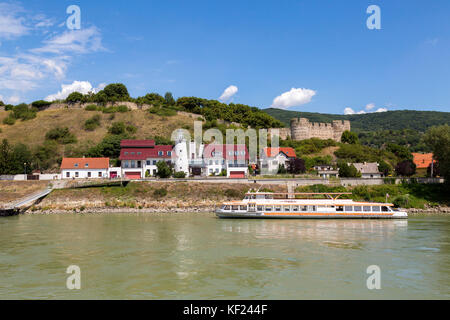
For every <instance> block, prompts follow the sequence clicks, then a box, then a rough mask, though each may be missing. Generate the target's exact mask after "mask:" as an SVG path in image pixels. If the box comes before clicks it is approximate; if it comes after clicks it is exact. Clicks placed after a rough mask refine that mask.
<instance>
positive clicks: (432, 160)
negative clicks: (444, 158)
mask: <svg viewBox="0 0 450 320" xmlns="http://www.w3.org/2000/svg"><path fill="white" fill-rule="evenodd" d="M433 162H434V159H433V156H431V179H433Z"/></svg>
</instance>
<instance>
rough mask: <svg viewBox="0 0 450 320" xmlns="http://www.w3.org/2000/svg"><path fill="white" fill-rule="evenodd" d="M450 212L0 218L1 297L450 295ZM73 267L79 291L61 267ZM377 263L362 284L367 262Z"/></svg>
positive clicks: (277, 297)
mask: <svg viewBox="0 0 450 320" xmlns="http://www.w3.org/2000/svg"><path fill="white" fill-rule="evenodd" d="M449 231H450V217H449V216H445V215H436V216H412V217H410V218H409V219H408V220H407V221H404V220H220V219H217V218H215V217H214V216H213V214H211V213H202V214H199V213H192V214H186V213H183V214H60V215H20V216H15V217H7V218H0V274H1V277H0V299H449V298H450V238H449V236H450V232H449ZM70 265H76V266H79V268H80V271H81V275H80V283H81V289H80V290H69V289H68V288H67V287H66V279H67V278H68V277H69V276H71V275H70V274H67V273H66V269H67V268H68V266H70ZM371 265H376V266H378V267H379V271H380V277H379V279H380V282H379V283H380V285H381V288H380V289H372V290H369V289H368V287H367V284H366V281H367V279H368V278H369V277H370V276H371V274H368V273H367V268H368V267H369V266H371Z"/></svg>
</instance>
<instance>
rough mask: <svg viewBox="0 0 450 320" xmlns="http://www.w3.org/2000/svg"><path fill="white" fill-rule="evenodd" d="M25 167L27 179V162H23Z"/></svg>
mask: <svg viewBox="0 0 450 320" xmlns="http://www.w3.org/2000/svg"><path fill="white" fill-rule="evenodd" d="M23 168H24V170H25V180H27V163H26V162H24V163H23Z"/></svg>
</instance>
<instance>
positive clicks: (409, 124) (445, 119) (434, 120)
mask: <svg viewBox="0 0 450 320" xmlns="http://www.w3.org/2000/svg"><path fill="white" fill-rule="evenodd" d="M263 111H265V112H266V113H267V114H269V115H271V116H272V117H274V118H275V119H278V120H280V121H282V122H283V123H284V124H286V126H289V123H290V120H291V119H292V118H307V119H309V120H310V121H312V122H331V121H332V120H350V121H351V127H352V131H355V132H358V133H361V132H370V131H381V130H403V129H411V130H417V131H419V132H425V131H426V130H427V129H428V128H429V127H432V126H436V125H442V124H446V123H447V124H450V112H437V111H415V110H397V111H387V112H374V113H366V114H355V115H340V114H324V113H313V112H299V111H288V110H281V109H275V108H268V109H263Z"/></svg>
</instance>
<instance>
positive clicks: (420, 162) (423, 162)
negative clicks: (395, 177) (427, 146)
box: [412, 153, 436, 169]
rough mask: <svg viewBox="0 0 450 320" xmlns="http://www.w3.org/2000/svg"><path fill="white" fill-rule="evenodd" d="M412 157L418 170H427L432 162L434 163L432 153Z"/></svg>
mask: <svg viewBox="0 0 450 320" xmlns="http://www.w3.org/2000/svg"><path fill="white" fill-rule="evenodd" d="M412 155H413V161H414V164H415V165H416V169H427V168H428V167H429V166H430V165H431V161H433V154H432V153H413V154H412ZM434 163H436V161H434Z"/></svg>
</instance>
